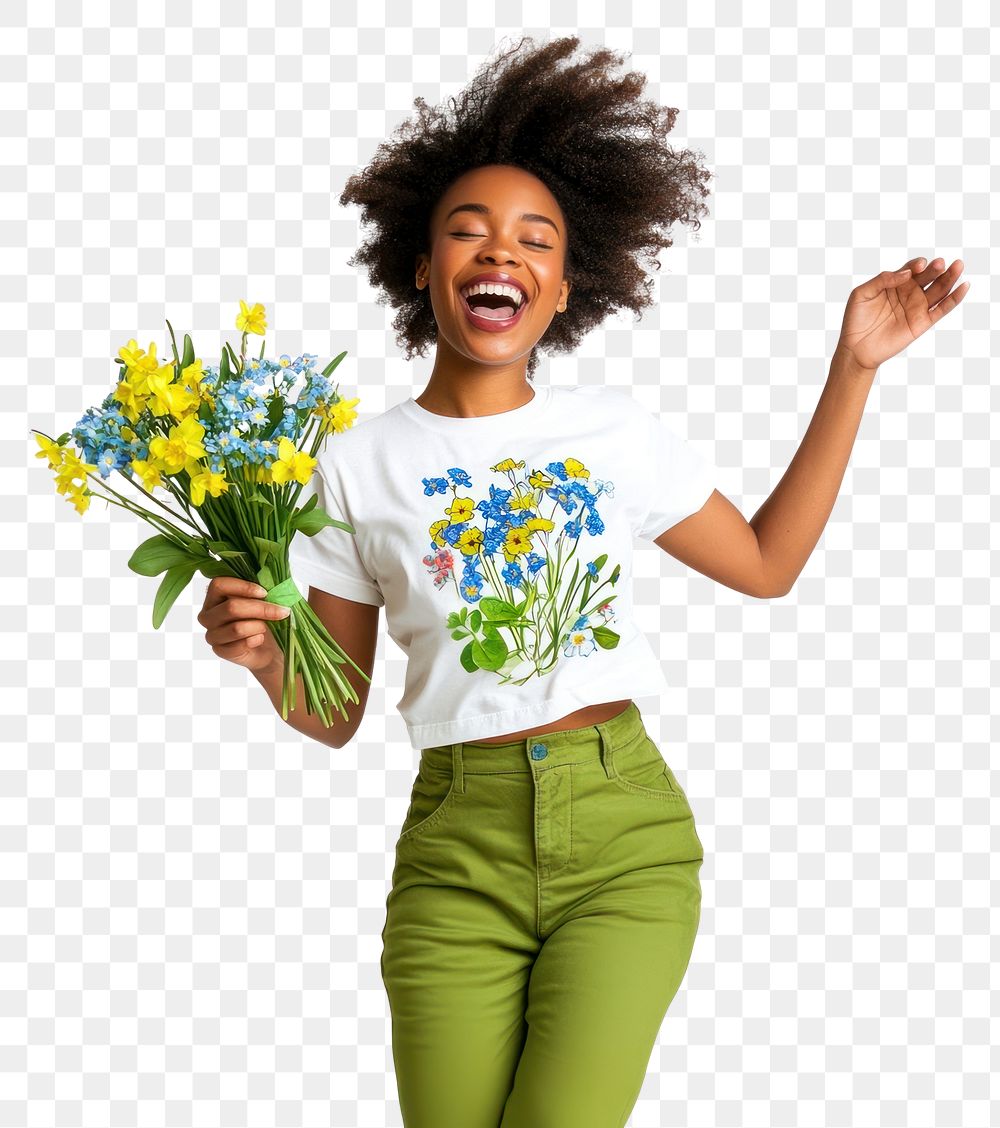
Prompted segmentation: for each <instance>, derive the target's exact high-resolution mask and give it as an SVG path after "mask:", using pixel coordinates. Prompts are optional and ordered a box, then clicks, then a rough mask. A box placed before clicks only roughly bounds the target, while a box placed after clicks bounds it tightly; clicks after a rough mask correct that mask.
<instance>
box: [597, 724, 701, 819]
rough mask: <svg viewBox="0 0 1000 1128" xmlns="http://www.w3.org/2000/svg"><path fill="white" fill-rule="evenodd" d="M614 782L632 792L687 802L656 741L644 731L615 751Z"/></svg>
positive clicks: (613, 760)
mask: <svg viewBox="0 0 1000 1128" xmlns="http://www.w3.org/2000/svg"><path fill="white" fill-rule="evenodd" d="M612 763H613V766H614V773H613V776H612V779H613V782H614V783H615V784H616V785H617V786H618V787H619V788H620V789H621V790H622V791H627V792H629V793H631V794H638V795H648V796H650V797H651V798H654V799H672V800H674V801H680V802H682V803H686V802H687V796H686V795H685V794H684V792H683V791H682V790H681V786H680V784H679V783H678V782H677V780H676V779H675V778H674V773H673V772H672V771H671V770H670V767H669V765H668V764H667V762H666V760H664V758H663V755H662V753H661V752H660V750H659V748H658V747H657V746H656V743H655V741H653V740H652V739H650V737H649V736H648V735H647V734H646V733H645V732H643V733H641V734H640V735H639V736H638V737H637V738H636V739H634V740H631V741H629V742H628V743H627V744H624V745H622V747H621V748H616V749H615V750H614V755H613V757H612Z"/></svg>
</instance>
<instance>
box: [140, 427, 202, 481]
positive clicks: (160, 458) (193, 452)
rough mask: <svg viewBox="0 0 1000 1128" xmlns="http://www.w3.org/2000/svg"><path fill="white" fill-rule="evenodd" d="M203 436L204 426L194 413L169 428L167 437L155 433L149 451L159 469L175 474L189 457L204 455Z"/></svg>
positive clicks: (182, 467)
mask: <svg viewBox="0 0 1000 1128" xmlns="http://www.w3.org/2000/svg"><path fill="white" fill-rule="evenodd" d="M204 437H205V428H204V427H203V426H202V425H201V424H200V423H199V422H198V420H197V418H196V417H195V416H194V415H189V416H188V417H187V418H186V419H184V420H183V421H182V422H180V423H178V424H177V426H176V427H171V428H170V435H169V437H164V436H163V435H157V436H156V438H155V439H150V442H149V453H150V455H151V457H153V458H155V459H156V461H157V462H158V463H159V464H160V467H161V469H165V470H166V471H167V473H168V474H177V473H180V471H181V470H183V469H184V467H185V466H186V465H187V463H188V462H189V461H190V459H192V458H202V457H204V454H205V448H204V447H203V446H202V444H201V440H202V439H203V438H204Z"/></svg>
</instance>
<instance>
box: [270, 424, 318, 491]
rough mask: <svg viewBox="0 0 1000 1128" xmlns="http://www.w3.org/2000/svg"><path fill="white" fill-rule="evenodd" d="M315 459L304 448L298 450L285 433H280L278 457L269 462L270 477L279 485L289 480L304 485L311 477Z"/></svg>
mask: <svg viewBox="0 0 1000 1128" xmlns="http://www.w3.org/2000/svg"><path fill="white" fill-rule="evenodd" d="M316 461H317V460H316V459H315V458H313V457H312V456H311V455H309V454H306V452H305V451H304V450H298V449H297V448H296V446H295V443H293V442H292V440H291V439H290V438H288V437H287V435H282V436H281V439H280V440H279V441H278V457H277V458H276V459H275V460H274V462H272V463H271V478H272V480H273V481H274V482H276V483H277V484H278V485H279V486H283V485H285V483H286V482H291V481H295V482H301V483H302V485H305V484H306V482H308V481H309V479H310V478H311V477H312V472H313V468H314V467H315V465H316Z"/></svg>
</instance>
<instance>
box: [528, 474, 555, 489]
mask: <svg viewBox="0 0 1000 1128" xmlns="http://www.w3.org/2000/svg"><path fill="white" fill-rule="evenodd" d="M528 485H529V486H532V487H534V488H535V489H536V490H547V489H548V488H549V486H551V485H552V477H551V475H549V474H546V473H545V471H544V470H535V471H534V472H533V473H532V474H531V475H530V476H529V478H528Z"/></svg>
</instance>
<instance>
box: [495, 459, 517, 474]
mask: <svg viewBox="0 0 1000 1128" xmlns="http://www.w3.org/2000/svg"><path fill="white" fill-rule="evenodd" d="M490 469H491V470H496V471H497V472H498V473H500V474H506V473H507V471H508V470H523V469H524V459H523V458H522V459H521V461H520V462H517V461H515V460H514V459H513V458H505V459H504V460H503V462H498V463H497V464H496V466H491V467H490Z"/></svg>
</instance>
